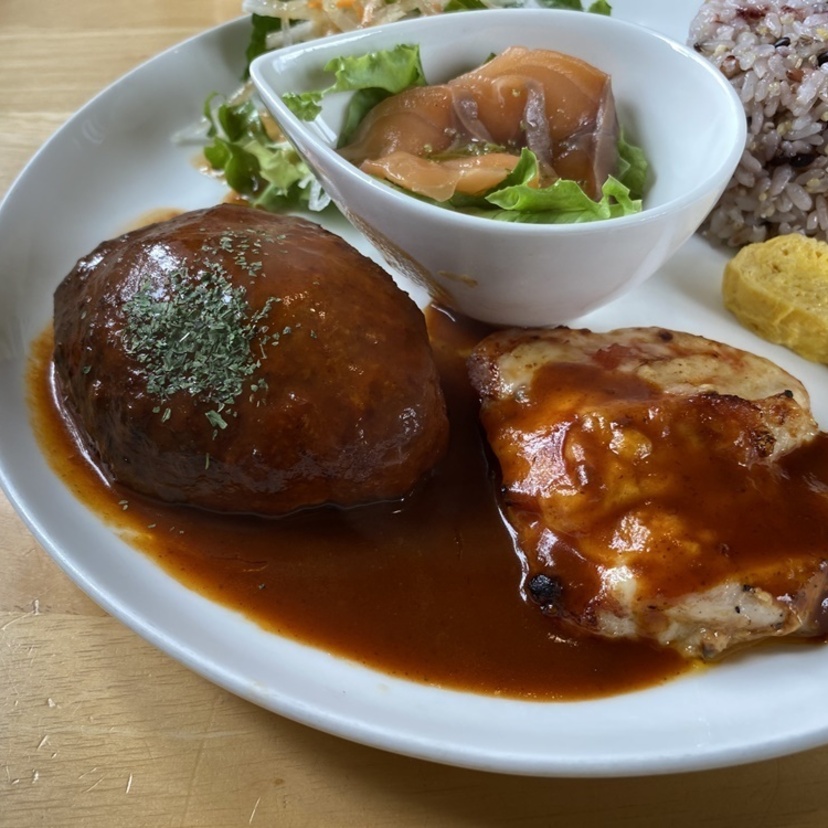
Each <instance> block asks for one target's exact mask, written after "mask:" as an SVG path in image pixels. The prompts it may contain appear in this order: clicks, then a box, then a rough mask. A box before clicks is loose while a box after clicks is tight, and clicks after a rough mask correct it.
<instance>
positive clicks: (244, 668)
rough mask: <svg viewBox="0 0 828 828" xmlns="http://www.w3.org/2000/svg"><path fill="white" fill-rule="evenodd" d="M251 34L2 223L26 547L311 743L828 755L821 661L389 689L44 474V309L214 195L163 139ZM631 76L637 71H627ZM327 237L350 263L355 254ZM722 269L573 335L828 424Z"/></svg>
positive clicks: (802, 651)
mask: <svg viewBox="0 0 828 828" xmlns="http://www.w3.org/2000/svg"><path fill="white" fill-rule="evenodd" d="M613 5H614V8H615V14H616V15H617V16H618V17H622V18H626V19H632V20H636V21H639V22H642V23H644V24H646V25H650V26H653V27H654V28H658V29H660V30H661V31H664V32H665V33H667V34H669V35H672V36H673V37H676V38H683V37H684V33H685V32H686V30H687V25H688V22H689V20H690V19H691V17H692V15H693V13H694V11H695V7H696V2H695V0H692V2H691V0H670V2H669V3H667V2H664V0H615V2H614V4H613ZM246 32H247V25H246V23H244V22H242V21H237V22H234V23H231V24H228V25H225V26H222V27H219V28H218V29H215V30H213V31H210V32H207V33H205V34H203V35H201V36H199V37H196V38H194V39H192V40H190V41H188V42H186V43H184V44H182V45H181V46H178V47H176V48H175V49H172V50H170V51H168V52H166V53H164V54H162V55H160V56H159V57H157V58H156V59H154V60H152V61H150V62H149V63H147V64H146V65H144V66H142V67H140V68H139V69H137V70H136V71H134V72H132V73H131V74H129V75H127V76H126V77H124V78H123V79H122V80H120V81H119V82H118V83H116V84H115V85H114V86H113V87H111V88H110V89H108V90H106V91H105V92H103V93H102V94H101V95H99V96H98V97H97V98H96V99H94V100H93V101H92V102H91V103H89V104H88V105H87V106H86V107H84V108H83V109H82V110H81V111H80V112H79V113H78V114H77V115H76V116H75V117H74V118H72V119H71V120H70V121H69V122H68V123H67V124H66V126H64V127H63V128H62V129H61V130H60V131H59V132H58V133H57V134H56V135H55V136H54V137H53V138H52V140H51V141H49V142H48V143H47V144H46V145H45V146H44V148H43V149H42V150H41V152H40V153H39V154H38V155H37V156H36V157H35V158H34V160H33V161H32V163H31V164H30V165H29V166H28V167H27V169H26V170H24V172H23V174H22V175H21V176H20V179H19V180H18V181H17V183H16V184H15V186H14V187H13V188H12V190H11V191H10V192H9V194H8V196H7V198H6V199H5V201H4V202H3V204H2V206H0V251H2V258H0V389H2V393H0V482H2V484H3V487H4V488H5V490H6V492H7V493H8V496H9V497H10V499H11V501H12V503H13V504H14V505H15V507H16V508H17V509H18V511H19V512H20V514H21V515H22V516H23V518H24V519H25V521H26V522H27V524H28V526H29V527H30V528H31V530H32V532H33V533H34V534H35V536H36V537H37V538H38V539H39V541H40V542H41V543H42V544H43V546H44V547H45V548H46V550H47V551H48V552H49V553H50V554H51V555H52V556H53V557H54V559H55V560H56V561H57V562H58V564H60V566H61V567H63V569H64V570H66V572H67V573H68V574H69V575H70V576H71V577H72V578H73V579H74V580H75V581H76V582H77V584H78V585H79V586H80V587H81V588H82V589H84V590H85V591H86V592H87V593H88V594H89V595H90V596H91V597H92V598H94V599H95V600H96V601H97V602H99V603H100V604H101V605H102V606H103V607H105V608H106V609H107V610H108V611H109V612H111V613H112V614H113V615H115V616H116V617H118V618H119V619H121V620H122V621H123V622H124V623H125V624H127V625H128V626H130V627H131V628H132V629H134V630H136V631H137V632H138V633H140V634H141V635H142V636H144V637H145V638H146V639H148V640H149V641H151V642H152V643H154V644H155V645H157V646H158V647H160V648H161V649H162V650H164V651H166V652H167V653H169V654H170V655H171V656H173V657H174V658H176V659H178V660H179V661H181V662H182V663H184V664H186V665H187V666H188V667H191V668H192V669H193V670H195V671H196V672H198V673H200V674H202V675H204V676H206V677H207V678H208V679H210V680H212V681H214V682H216V683H217V684H219V685H221V686H223V687H225V688H227V689H228V690H231V691H232V692H234V693H236V694H238V695H240V696H243V697H245V698H247V699H250V700H251V701H253V702H255V703H257V704H259V705H261V706H263V707H265V708H269V709H270V710H273V711H276V712H278V713H280V714H282V715H284V716H287V717H290V718H292V719H295V720H298V721H300V722H304V723H306V724H308V725H311V726H312V727H315V728H319V729H321V730H325V731H329V732H331V733H335V734H338V735H340V736H343V737H346V738H348V739H353V740H355V741H358V742H362V743H366V744H370V745H374V746H377V747H381V748H385V749H388V750H392V751H396V752H399V753H403V754H408V755H412V756H418V757H423V758H428V759H432V760H436V761H440V762H446V763H451V764H456V765H461V766H467V767H474V768H481V769H486V770H496V771H501V772H507V773H522V774H537V775H570V776H587V775H624V774H643V773H661V772H668V771H677V770H690V769H698V768H708V767H714V766H721V765H726V764H735V763H739V762H745V761H749V760H754V759H760V758H766V757H770V756H775V755H780V754H784V753H789V752H793V751H796V750H800V749H804V748H807V747H811V746H815V745H818V744H823V743H825V742H828V705H826V704H825V688H826V687H828V650H825V649H821V648H811V647H791V648H784V647H779V648H777V649H773V650H769V651H767V650H763V651H762V652H761V653H756V654H753V655H749V656H746V657H743V658H740V659H736V660H733V661H731V662H729V663H725V664H723V665H721V666H719V667H717V668H716V669H713V670H710V671H706V672H701V673H697V674H692V675H690V676H687V677H684V678H681V679H679V680H677V681H674V682H672V683H670V684H667V685H665V686H662V687H658V688H653V689H650V690H645V691H642V692H636V693H630V694H626V695H620V696H617V697H614V698H609V699H605V700H600V701H587V702H577V703H564V704H561V703H558V704H538V703H532V702H518V701H509V700H503V699H496V698H491V697H486V696H476V695H471V694H466V693H459V692H453V691H445V690H440V689H437V688H433V687H428V686H422V685H418V684H412V683H408V682H404V681H400V680H397V679H394V678H390V677H388V676H386V675H382V674H380V673H377V672H373V671H371V670H368V669H364V668H362V667H359V666H356V665H354V664H353V663H351V662H349V661H347V660H343V659H339V658H335V657H332V656H330V655H328V654H326V653H324V652H322V651H319V650H316V649H313V648H309V647H305V646H302V645H300V644H297V643H294V642H292V641H289V640H285V639H282V638H280V637H278V636H275V635H272V634H268V633H265V632H263V631H262V630H261V629H259V628H258V627H256V626H255V625H254V624H253V623H251V622H249V621H247V620H246V619H245V618H243V617H242V616H240V615H237V614H234V613H233V612H231V611H229V610H227V609H225V608H223V607H221V606H218V605H216V604H213V603H211V602H209V601H207V600H205V599H204V598H202V597H201V596H199V595H197V594H196V593H194V592H191V591H189V590H187V589H186V588H184V587H183V586H181V585H180V584H179V583H177V582H176V581H175V580H173V579H172V578H170V577H168V576H167V575H166V574H165V573H163V572H162V571H161V570H160V569H159V568H158V567H157V566H156V565H155V564H153V563H152V562H151V561H150V560H149V558H147V557H145V556H144V555H142V554H140V553H138V552H136V551H135V550H134V549H132V548H131V547H129V546H127V545H126V544H125V543H123V542H122V541H121V540H119V538H118V537H116V536H115V535H114V534H113V532H112V531H111V530H110V529H109V528H107V527H106V526H105V525H103V524H102V522H101V521H100V520H99V519H98V518H97V517H96V516H95V514H93V513H92V512H90V511H88V510H87V509H86V508H85V507H84V506H82V505H81V504H80V503H78V501H77V500H76V499H75V498H74V497H73V495H72V494H71V493H70V492H69V491H68V489H67V488H66V487H65V486H64V485H63V484H62V483H61V482H60V481H59V480H58V479H57V478H56V477H55V475H54V474H53V473H52V472H51V471H50V469H49V467H48V465H47V463H46V461H45V460H44V458H43V456H42V454H41V452H40V449H39V448H38V445H37V443H36V442H35V438H34V435H33V433H32V428H31V425H30V419H29V412H28V410H27V406H26V395H25V388H24V375H25V365H26V358H27V352H28V349H29V345H30V342H31V340H32V338H33V337H34V336H36V335H37V334H38V333H40V331H41V330H42V329H43V328H44V326H45V325H46V324H47V322H48V320H49V318H50V314H51V296H52V291H53V289H54V288H55V286H56V285H57V284H58V282H59V281H60V280H61V278H62V277H63V276H64V275H65V274H66V273H67V272H68V271H69V269H70V268H71V267H72V265H73V264H74V262H75V260H76V259H77V258H78V257H79V256H80V255H82V254H84V253H86V252H87V251H89V250H91V249H92V248H93V247H94V246H95V245H96V244H97V243H98V242H99V241H101V240H103V239H104V238H107V237H110V236H113V235H115V234H117V233H119V232H121V231H122V230H123V229H124V228H125V227H127V226H129V225H130V224H131V223H132V222H134V221H135V220H136V219H137V218H138V217H140V216H141V215H142V214H145V213H146V212H148V211H150V210H152V209H155V208H178V209H191V208H196V207H202V206H207V205H210V204H213V203H216V202H218V201H220V200H221V199H222V197H223V196H224V194H225V193H224V190H223V188H222V187H221V186H219V185H218V184H217V183H215V182H213V181H211V180H209V179H207V178H205V177H203V176H201V175H200V174H199V173H198V172H197V171H196V170H195V169H194V167H193V165H192V155H193V151H192V149H191V148H190V149H188V148H181V147H176V146H174V145H173V144H172V143H171V141H170V136H171V135H172V134H173V133H174V132H175V131H176V130H178V129H180V128H182V127H185V126H186V125H187V124H188V123H190V122H191V121H192V120H193V119H194V118H195V117H197V115H198V114H199V112H200V108H201V104H202V101H203V100H204V98H205V97H206V95H207V94H208V93H209V92H211V91H213V90H221V91H227V92H229V91H231V90H232V89H233V88H234V86H235V84H236V81H237V78H238V77H239V73H240V70H241V55H242V53H243V50H244V47H245V45H246ZM631 59H634V57H631ZM339 229H340V230H341V231H342V232H343V233H344V234H346V235H347V236H348V238H349V239H350V240H351V241H352V242H353V243H355V244H357V245H358V246H359V247H361V248H362V249H363V250H365V249H367V245H366V244H365V242H363V241H361V240H360V239H359V238H357V237H356V235H355V234H354V233H352V232H350V231H348V230H347V229H346V228H344V227H342V226H340V227H339ZM723 263H724V257H723V256H722V255H721V254H720V253H718V252H716V251H714V250H713V249H711V248H710V247H709V246H708V245H707V244H705V243H704V242H703V241H701V240H700V239H697V238H695V239H692V240H691V241H690V242H689V243H688V244H687V245H686V246H685V247H684V248H682V250H681V251H680V253H679V254H678V255H677V256H676V257H675V259H673V260H672V261H671V262H670V263H669V264H668V265H667V266H666V267H664V268H663V270H662V271H661V272H660V273H659V274H657V275H656V276H655V277H654V278H653V279H652V280H651V281H650V282H648V283H647V284H646V285H645V286H644V287H642V288H641V289H639V290H637V291H636V292H634V293H632V294H630V295H628V296H627V297H625V298H624V299H622V300H620V301H618V302H617V303H616V304H614V305H612V306H611V307H609V308H607V309H605V310H602V311H600V312H597V313H595V314H593V315H591V316H590V317H588V318H586V319H584V320H583V322H584V324H587V325H591V326H593V327H595V328H596V329H606V328H609V327H614V326H618V325H636V324H642V325H649V324H658V325H664V326H668V327H672V328H678V329H683V330H689V331H692V332H695V333H699V334H703V335H706V336H710V337H714V338H718V339H721V340H724V341H726V342H729V343H732V344H733V345H737V346H740V347H745V348H748V349H751V350H753V351H755V352H758V353H761V354H765V355H767V356H769V357H771V358H773V359H775V360H776V361H777V362H779V363H780V364H781V365H783V366H784V367H785V368H787V369H788V370H790V371H792V372H793V373H794V374H796V375H798V376H800V377H801V378H802V379H803V381H804V382H805V383H806V385H807V386H808V388H809V389H810V391H811V392H812V394H813V400H814V407H815V411H816V415H817V417H818V419H819V420H820V422H821V423H822V424H823V426H824V425H825V424H826V423H828V384H826V383H825V368H823V367H820V366H816V365H813V364H810V363H807V362H805V361H803V360H800V359H799V358H797V357H796V356H794V355H793V354H791V353H790V352H788V351H786V350H784V349H781V348H776V347H774V346H771V345H769V344H767V343H765V342H763V341H761V340H759V339H757V338H755V337H753V336H752V335H750V334H749V333H747V332H746V331H745V330H743V329H742V328H740V327H739V326H738V325H736V324H735V323H734V321H733V320H732V319H731V318H730V317H729V316H728V315H727V314H726V312H725V311H724V310H723V309H722V305H721V301H720V298H719V283H720V278H721V269H722V266H723Z"/></svg>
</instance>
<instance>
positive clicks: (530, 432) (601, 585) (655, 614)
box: [469, 328, 828, 658]
mask: <svg viewBox="0 0 828 828" xmlns="http://www.w3.org/2000/svg"><path fill="white" fill-rule="evenodd" d="M469 366H470V375H471V378H472V382H473V384H474V386H475V388H476V389H477V391H478V393H479V395H480V398H481V420H482V423H483V426H484V429H485V431H486V434H487V437H488V440H489V442H490V445H491V447H492V449H493V451H494V454H495V456H496V458H497V460H498V461H499V465H500V471H501V476H502V488H503V498H504V504H503V505H504V511H505V514H506V517H507V519H508V521H509V523H510V524H511V527H512V529H513V533H514V536H515V539H516V543H517V546H518V547H519V551H520V554H521V555H522V556H523V558H524V563H525V579H524V584H523V588H524V591H525V595H526V597H527V599H529V600H533V601H535V602H537V603H538V604H540V606H541V607H542V609H543V611H544V612H545V613H546V614H547V615H549V616H550V617H551V618H552V619H554V621H553V623H554V624H557V625H560V627H561V628H562V629H564V630H566V631H567V632H568V633H572V632H573V631H575V632H577V633H584V634H589V635H596V636H603V637H607V638H628V639H644V640H648V641H652V642H654V643H656V644H658V645H662V646H667V647H672V648H675V649H677V650H678V651H680V652H681V653H682V654H684V655H686V656H689V657H702V658H713V657H716V656H719V655H721V654H722V653H724V652H726V651H729V650H731V649H732V648H734V647H737V646H740V645H743V644H746V643H748V642H753V641H757V640H760V639H763V638H768V637H775V636H783V635H789V634H798V635H818V634H823V633H824V632H825V630H826V622H825V617H824V616H825V614H826V610H825V609H823V606H822V604H823V601H824V600H826V595H827V594H828V563H826V561H828V474H824V473H823V472H824V471H825V470H826V469H828V460H827V459H826V458H828V450H826V448H825V446H826V441H825V440H824V439H823V438H824V435H822V434H820V433H819V432H818V430H817V426H816V423H815V422H814V419H813V417H812V415H811V413H810V410H809V399H808V395H807V393H806V391H805V389H804V388H803V386H802V385H801V383H800V382H799V381H797V380H796V379H794V378H793V377H792V376H790V375H789V374H788V373H786V372H785V371H783V370H782V369H781V368H779V367H777V366H776V365H774V364H772V363H770V362H769V361H767V360H765V359H763V358H760V357H757V356H754V355H752V354H749V353H746V352H743V351H740V350H737V349H735V348H733V347H730V346H727V345H724V344H721V343H717V342H713V341H710V340H708V339H704V338H702V337H698V336H692V335H689V334H684V333H677V332H670V331H666V330H663V329H659V328H629V329H623V330H617V331H612V332H610V333H592V332H590V331H585V330H570V329H565V328H559V329H555V330H528V331H526V330H521V331H503V332H499V333H495V334H493V335H491V336H489V337H488V338H486V339H485V340H484V341H483V342H482V343H480V345H478V347H477V348H476V349H475V351H474V352H473V354H472V356H471V358H470V363H469ZM826 603H828V601H826Z"/></svg>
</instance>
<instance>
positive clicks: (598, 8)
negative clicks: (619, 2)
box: [537, 0, 612, 15]
mask: <svg viewBox="0 0 828 828" xmlns="http://www.w3.org/2000/svg"><path fill="white" fill-rule="evenodd" d="M537 3H538V5H539V6H543V8H545V9H566V10H568V11H584V4H583V3H582V2H581V0H537ZM586 11H588V12H592V13H593V14H607V15H609V14H612V6H610V4H609V3H608V2H607V0H595V2H593V3H590V5H589V6H587V8H586Z"/></svg>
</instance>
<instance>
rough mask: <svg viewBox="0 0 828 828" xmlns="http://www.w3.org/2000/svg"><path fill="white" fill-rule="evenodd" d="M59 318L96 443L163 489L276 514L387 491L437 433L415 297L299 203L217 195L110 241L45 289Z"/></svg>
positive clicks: (79, 411) (443, 434)
mask: <svg viewBox="0 0 828 828" xmlns="http://www.w3.org/2000/svg"><path fill="white" fill-rule="evenodd" d="M54 333H55V350H54V365H55V376H56V385H57V389H58V392H59V394H60V395H61V396H62V399H63V403H64V407H65V409H66V410H67V411H68V413H69V415H70V416H71V418H72V419H73V420H74V422H75V424H76V426H77V430H78V432H79V434H80V436H81V439H82V440H83V441H84V442H85V443H86V445H87V447H88V449H89V451H90V453H91V455H92V457H93V459H95V460H96V461H97V462H98V464H99V465H100V466H101V467H102V469H103V471H104V472H105V473H106V474H107V475H108V476H109V477H110V478H111V479H112V480H115V481H118V482H119V483H122V484H123V485H125V486H127V487H129V488H131V489H133V490H135V491H137V492H141V493H143V494H146V495H149V496H151V497H155V498H158V499H161V500H164V501H170V502H181V503H187V504H191V505H194V506H199V507H203V508H206V509H212V510H218V511H230V512H255V513H261V514H265V515H276V514H283V513H286V512H290V511H293V510H296V509H300V508H303V507H307V506H315V505H319V504H337V505H341V506H351V505H355V504H359V503H363V502H367V501H375V500H384V499H394V498H399V497H402V496H404V495H405V494H407V493H408V492H409V491H410V490H411V489H412V487H414V486H415V485H416V483H417V482H418V480H419V479H420V478H421V477H422V476H423V475H424V474H426V473H427V472H428V471H429V470H430V469H431V468H432V467H433V466H434V465H435V463H437V461H438V460H439V459H440V457H441V456H442V454H443V453H444V450H445V448H446V445H447V439H448V421H447V418H446V412H445V405H444V401H443V396H442V391H441V388H440V384H439V379H438V376H437V370H436V367H435V364H434V360H433V357H432V353H431V349H430V345H429V342H428V337H427V333H426V327H425V321H424V318H423V315H422V313H421V312H420V310H419V308H417V306H416V305H415V303H414V302H413V301H412V300H411V299H410V298H409V297H408V296H407V295H406V294H405V293H404V292H403V291H402V290H401V289H400V288H399V287H397V285H396V284H395V283H394V282H393V280H392V279H391V277H390V276H388V274H386V273H385V271H383V270H382V269H381V268H380V267H379V266H378V265H376V264H375V263H374V262H372V261H370V260H369V259H367V258H366V257H364V256H362V255H361V254H360V253H358V252H357V251H356V250H354V249H353V248H352V247H350V245H348V244H347V243H346V242H345V241H343V240H342V239H341V238H339V237H338V236H335V235H333V234H332V233H329V232H327V231H325V230H323V229H322V228H320V227H319V226H317V225H315V224H313V223H311V222H309V221H306V220H304V219H299V218H293V217H288V216H275V215H272V214H268V213H265V212H263V211H260V210H254V209H252V208H247V207H241V206H235V205H227V204H225V205H221V206H218V207H214V208H211V209H207V210H198V211H194V212H190V213H184V214H182V215H179V216H177V217H175V218H172V219H170V220H168V221H164V222H160V223H156V224H153V225H150V226H148V227H144V228H141V229H139V230H135V231H132V232H129V233H127V234H125V235H123V236H121V237H119V238H116V239H113V240H111V241H106V242H104V243H102V244H101V245H100V246H99V247H97V248H96V249H95V250H94V251H92V252H91V253H90V254H89V255H88V256H85V257H84V258H82V259H81V260H80V261H79V262H78V263H77V265H76V266H75V268H74V269H73V270H72V271H71V273H69V275H68V276H67V277H66V278H65V279H64V281H63V282H62V283H61V284H60V286H59V287H58V289H57V291H56V292H55V297H54Z"/></svg>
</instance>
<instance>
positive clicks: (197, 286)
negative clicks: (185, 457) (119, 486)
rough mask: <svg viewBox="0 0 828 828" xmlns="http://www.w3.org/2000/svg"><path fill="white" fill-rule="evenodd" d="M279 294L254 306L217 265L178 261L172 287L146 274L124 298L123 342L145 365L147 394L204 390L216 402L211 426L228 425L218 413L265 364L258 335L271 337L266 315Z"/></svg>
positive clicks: (210, 414)
mask: <svg viewBox="0 0 828 828" xmlns="http://www.w3.org/2000/svg"><path fill="white" fill-rule="evenodd" d="M273 301H275V300H269V301H268V303H267V304H266V305H265V307H264V308H262V309H261V310H258V311H255V312H254V311H253V309H252V308H251V307H250V305H249V303H248V301H247V291H246V290H245V289H244V287H241V286H234V285H233V284H232V283H231V282H230V280H229V279H228V278H227V276H226V275H225V273H224V271H223V269H222V268H221V267H220V266H218V265H210V266H208V267H206V268H204V269H201V270H199V271H198V272H197V273H196V274H195V275H194V276H191V275H190V273H189V271H188V270H187V269H186V268H179V269H177V270H175V271H173V272H171V273H170V274H169V282H168V285H167V286H166V287H163V286H159V285H158V284H157V283H152V282H151V281H150V280H147V281H145V282H144V283H143V284H141V286H140V287H139V289H138V290H137V291H136V292H135V294H134V295H133V296H132V297H131V298H130V299H129V300H128V301H127V302H126V303H125V305H124V313H125V318H126V325H125V327H124V346H125V349H126V351H127V353H128V354H129V355H130V356H132V357H133V358H134V359H135V360H137V361H138V362H139V363H140V364H141V366H142V368H143V371H144V374H145V378H146V383H147V393H148V394H150V395H152V396H153V397H155V398H157V399H158V400H159V401H161V402H163V401H166V400H168V399H169V398H170V397H172V396H173V395H175V394H177V393H178V392H180V391H184V392H186V393H188V394H190V395H191V396H193V397H198V398H200V399H201V400H203V401H205V402H207V403H210V404H212V405H213V406H214V408H215V410H213V411H208V412H207V413H206V416H207V419H208V420H209V421H210V423H211V425H213V426H216V427H219V428H225V427H226V425H227V423H226V421H225V420H224V418H223V417H222V416H221V414H220V413H219V412H220V411H222V410H223V409H224V408H226V407H227V406H230V405H232V404H233V402H234V401H235V399H236V398H237V397H238V396H239V394H241V392H242V389H243V386H244V382H245V380H246V379H247V378H248V377H250V376H251V375H252V374H253V373H254V372H255V371H256V369H257V368H259V367H261V360H260V358H257V357H256V356H255V355H254V352H253V350H252V348H251V343H252V341H253V339H254V338H255V337H257V336H258V338H259V344H260V346H264V345H266V344H267V343H268V342H270V340H271V339H272V337H271V336H270V335H268V333H267V331H266V327H265V326H264V325H262V324H261V322H262V319H263V317H264V316H265V315H266V314H267V313H268V311H269V309H270V306H271V303H272V302H273ZM259 352H260V354H261V356H264V351H263V348H262V347H260V349H259ZM159 410H160V408H159ZM168 417H169V414H167V413H166V412H165V418H168Z"/></svg>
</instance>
